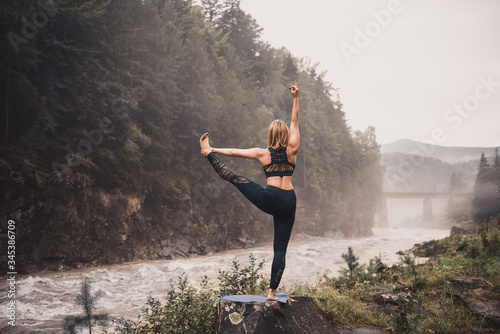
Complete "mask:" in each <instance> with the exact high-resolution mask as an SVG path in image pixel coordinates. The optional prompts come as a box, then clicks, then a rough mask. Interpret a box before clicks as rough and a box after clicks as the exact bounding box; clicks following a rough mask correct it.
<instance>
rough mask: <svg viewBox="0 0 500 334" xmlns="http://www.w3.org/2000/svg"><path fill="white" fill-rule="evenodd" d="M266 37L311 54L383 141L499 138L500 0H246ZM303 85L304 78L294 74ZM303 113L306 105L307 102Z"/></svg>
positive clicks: (492, 141)
mask: <svg viewBox="0 0 500 334" xmlns="http://www.w3.org/2000/svg"><path fill="white" fill-rule="evenodd" d="M241 6H242V8H243V9H244V10H245V11H246V12H247V13H249V14H250V15H252V16H253V17H254V18H255V19H256V20H257V22H258V23H259V25H260V26H261V27H262V28H264V31H263V35H262V38H263V40H264V41H267V42H269V43H270V44H271V45H272V46H274V47H282V46H284V47H286V48H287V49H288V50H290V51H291V52H292V53H293V54H294V56H296V57H309V58H311V60H312V62H313V63H316V62H319V63H320V66H319V69H320V70H321V71H327V76H326V79H327V81H329V82H331V83H332V84H333V85H334V87H337V88H339V91H340V98H341V100H342V103H343V104H344V112H345V113H346V118H347V122H348V124H349V125H350V126H351V128H352V129H353V130H364V129H365V128H366V127H367V126H369V125H373V126H375V128H376V132H377V138H378V141H379V143H381V144H385V143H390V142H392V141H395V140H397V139H400V138H409V139H413V140H418V141H424V142H431V143H436V144H439V145H443V146H485V147H493V146H500V1H498V0H474V1H469V0H439V1H437V0H418V1H417V0H408V1H404V0H402V1H394V0H356V1H353V0H329V1H326V0H324V1H319V0H308V1H297V0H286V1H285V0H242V2H241ZM299 88H300V83H299ZM302 115H303V116H302V117H307V110H303V114H302Z"/></svg>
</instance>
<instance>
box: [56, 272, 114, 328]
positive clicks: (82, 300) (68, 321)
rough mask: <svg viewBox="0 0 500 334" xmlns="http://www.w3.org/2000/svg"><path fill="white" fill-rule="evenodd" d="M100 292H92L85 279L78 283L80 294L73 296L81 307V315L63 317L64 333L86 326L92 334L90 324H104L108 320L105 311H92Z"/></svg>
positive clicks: (89, 284)
mask: <svg viewBox="0 0 500 334" xmlns="http://www.w3.org/2000/svg"><path fill="white" fill-rule="evenodd" d="M101 295H102V292H101V291H98V292H97V293H95V294H92V285H91V283H90V282H89V281H87V280H86V279H85V280H83V281H82V283H81V285H80V294H79V295H78V296H76V298H75V301H74V302H75V304H76V305H79V306H81V307H82V309H83V315H70V316H67V317H65V318H64V319H63V321H62V327H63V331H64V333H65V334H76V333H77V332H78V328H80V327H88V329H89V334H92V325H95V324H99V325H101V326H106V325H107V321H108V320H109V315H108V314H107V313H97V314H96V313H94V307H95V304H96V302H97V300H98V299H99V298H100V297H101Z"/></svg>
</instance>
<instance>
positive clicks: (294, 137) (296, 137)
mask: <svg viewBox="0 0 500 334" xmlns="http://www.w3.org/2000/svg"><path fill="white" fill-rule="evenodd" d="M290 92H291V93H292V97H293V108H292V121H291V122H290V138H289V139H288V145H289V146H290V147H291V148H292V151H294V152H297V150H298V149H299V146H300V132H299V87H298V86H297V81H295V85H293V86H290Z"/></svg>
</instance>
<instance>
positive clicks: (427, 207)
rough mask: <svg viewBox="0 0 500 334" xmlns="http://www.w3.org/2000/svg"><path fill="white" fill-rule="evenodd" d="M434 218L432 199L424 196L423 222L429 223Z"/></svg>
mask: <svg viewBox="0 0 500 334" xmlns="http://www.w3.org/2000/svg"><path fill="white" fill-rule="evenodd" d="M433 219H434V217H433V213H432V200H431V198H430V197H426V198H424V214H423V222H424V223H430V222H432V221H433Z"/></svg>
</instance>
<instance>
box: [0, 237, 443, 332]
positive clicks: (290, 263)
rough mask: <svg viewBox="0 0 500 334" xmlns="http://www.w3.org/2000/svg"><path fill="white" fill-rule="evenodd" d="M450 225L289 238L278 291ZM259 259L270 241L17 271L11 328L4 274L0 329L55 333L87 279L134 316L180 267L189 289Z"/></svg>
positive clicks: (386, 257)
mask: <svg viewBox="0 0 500 334" xmlns="http://www.w3.org/2000/svg"><path fill="white" fill-rule="evenodd" d="M448 235H449V230H442V229H429V228H413V229H411V228H395V229H377V228H375V229H373V235H372V236H369V237H363V238H355V239H331V238H319V237H304V236H302V237H300V238H294V239H292V240H291V241H290V244H289V246H288V251H287V263H286V270H285V273H284V275H283V280H282V284H281V286H280V291H281V292H286V290H287V288H289V287H291V286H292V285H294V284H296V283H309V284H315V283H316V282H317V280H318V278H320V277H322V276H323V274H325V273H326V274H327V275H328V276H336V275H337V274H338V271H339V270H340V269H341V268H345V267H346V265H345V262H344V260H343V259H342V257H341V254H342V253H345V252H346V251H347V247H348V246H351V247H352V248H353V250H354V254H356V255H357V256H359V258H360V259H359V262H360V263H368V260H369V259H371V258H373V257H375V256H377V255H379V254H380V255H382V259H383V261H384V263H387V264H393V263H395V262H398V261H399V255H396V252H397V251H399V250H403V251H404V250H407V249H410V248H411V247H412V246H413V245H414V244H415V243H421V242H423V241H428V240H432V239H441V238H444V237H446V236H448ZM250 253H253V254H254V255H255V257H256V258H257V260H258V261H259V262H260V261H261V260H264V259H265V260H266V264H265V266H264V269H263V274H265V275H267V277H269V273H270V266H271V261H272V245H271V244H263V245H259V246H258V247H254V248H248V249H239V250H229V251H225V252H222V253H217V254H212V255H206V256H199V257H192V258H187V259H176V260H158V261H137V262H132V263H125V264H118V265H110V266H101V267H95V268H87V269H75V270H70V271H65V272H46V271H44V272H39V273H36V274H32V275H17V276H16V293H17V295H16V305H17V309H16V326H15V327H11V326H8V323H7V321H8V319H7V314H8V311H7V308H8V302H9V300H10V299H8V298H7V294H8V293H7V292H8V288H9V286H8V283H7V277H6V276H4V277H2V278H1V281H0V332H2V333H29V332H32V331H33V332H34V331H37V330H40V331H43V333H58V332H59V331H60V329H61V327H60V326H61V325H60V324H61V320H62V319H63V318H64V317H65V316H67V315H76V314H81V313H82V312H81V309H80V307H79V306H76V305H74V304H73V300H74V299H75V297H76V296H77V295H78V294H79V292H80V283H81V281H82V280H83V279H85V278H88V279H89V280H90V281H91V282H92V286H93V291H94V292H96V291H98V290H102V292H103V295H102V297H101V298H100V299H99V300H98V302H97V305H96V310H97V311H99V312H107V313H109V314H110V315H111V316H114V317H126V318H131V319H134V318H135V317H136V316H137V315H138V314H139V313H140V307H142V306H144V305H145V302H146V299H147V296H148V295H152V296H154V297H159V298H161V297H162V296H163V295H165V292H166V291H167V290H168V289H169V287H170V281H171V280H174V282H175V281H176V279H177V277H178V276H179V275H180V274H181V273H186V275H187V276H188V278H189V281H190V283H191V284H192V285H193V286H195V287H196V288H198V287H199V285H198V283H199V282H200V281H201V279H200V277H201V276H202V275H207V276H208V277H209V280H210V281H211V282H213V283H214V284H217V283H218V281H217V274H218V269H222V270H226V271H227V270H229V269H230V268H231V263H232V260H233V259H234V258H235V257H237V258H238V259H239V262H240V263H241V264H242V265H247V264H248V255H249V254H250Z"/></svg>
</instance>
